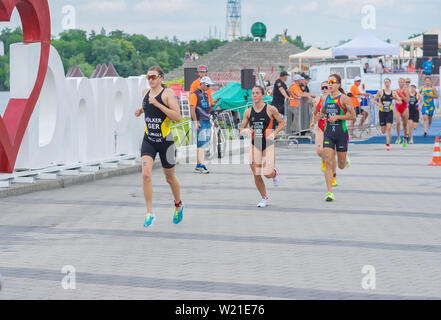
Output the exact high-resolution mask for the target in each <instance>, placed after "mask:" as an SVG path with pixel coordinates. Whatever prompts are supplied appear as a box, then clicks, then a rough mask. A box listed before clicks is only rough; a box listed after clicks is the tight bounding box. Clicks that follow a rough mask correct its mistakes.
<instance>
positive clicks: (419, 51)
mask: <svg viewBox="0 0 441 320" xmlns="http://www.w3.org/2000/svg"><path fill="white" fill-rule="evenodd" d="M422 56H423V50H422V49H420V48H416V52H415V53H413V52H412V51H407V50H404V48H400V58H402V59H412V58H421V57H422Z"/></svg>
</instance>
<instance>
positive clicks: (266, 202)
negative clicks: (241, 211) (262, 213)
mask: <svg viewBox="0 0 441 320" xmlns="http://www.w3.org/2000/svg"><path fill="white" fill-rule="evenodd" d="M268 206H269V199H268V198H262V200H260V202H259V204H258V205H257V207H258V208H265V207H268Z"/></svg>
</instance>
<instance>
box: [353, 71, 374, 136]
mask: <svg viewBox="0 0 441 320" xmlns="http://www.w3.org/2000/svg"><path fill="white" fill-rule="evenodd" d="M360 84H361V78H360V77H359V76H357V77H355V79H354V84H353V85H352V87H351V89H350V90H349V94H348V96H349V97H350V99H351V102H352V107H353V108H354V109H355V114H356V115H357V116H358V115H359V114H361V115H362V118H361V120H360V124H359V126H360V127H361V126H362V125H363V123H364V122H365V120H366V119H367V117H368V115H369V114H368V112H367V111H366V110H363V109H362V108H361V106H360V100H359V97H360V96H371V94H370V93H362V92H361V91H360V89H359V86H360ZM354 124H355V120H353V121H351V126H350V130H349V131H350V133H351V135H352V133H353V128H354Z"/></svg>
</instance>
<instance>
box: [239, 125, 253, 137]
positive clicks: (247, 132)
mask: <svg viewBox="0 0 441 320" xmlns="http://www.w3.org/2000/svg"><path fill="white" fill-rule="evenodd" d="M253 132H254V129H253V126H251V128H246V129H244V130H243V131H242V134H243V135H252V134H253Z"/></svg>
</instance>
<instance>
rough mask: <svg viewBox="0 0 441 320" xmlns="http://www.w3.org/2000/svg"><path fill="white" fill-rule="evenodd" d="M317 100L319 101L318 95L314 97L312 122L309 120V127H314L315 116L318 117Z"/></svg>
mask: <svg viewBox="0 0 441 320" xmlns="http://www.w3.org/2000/svg"><path fill="white" fill-rule="evenodd" d="M319 102H320V97H317V98H315V99H314V102H313V107H312V122H311V125H310V128H311V129H314V127H315V124H316V123H317V118H318V115H317V106H318V104H319Z"/></svg>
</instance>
